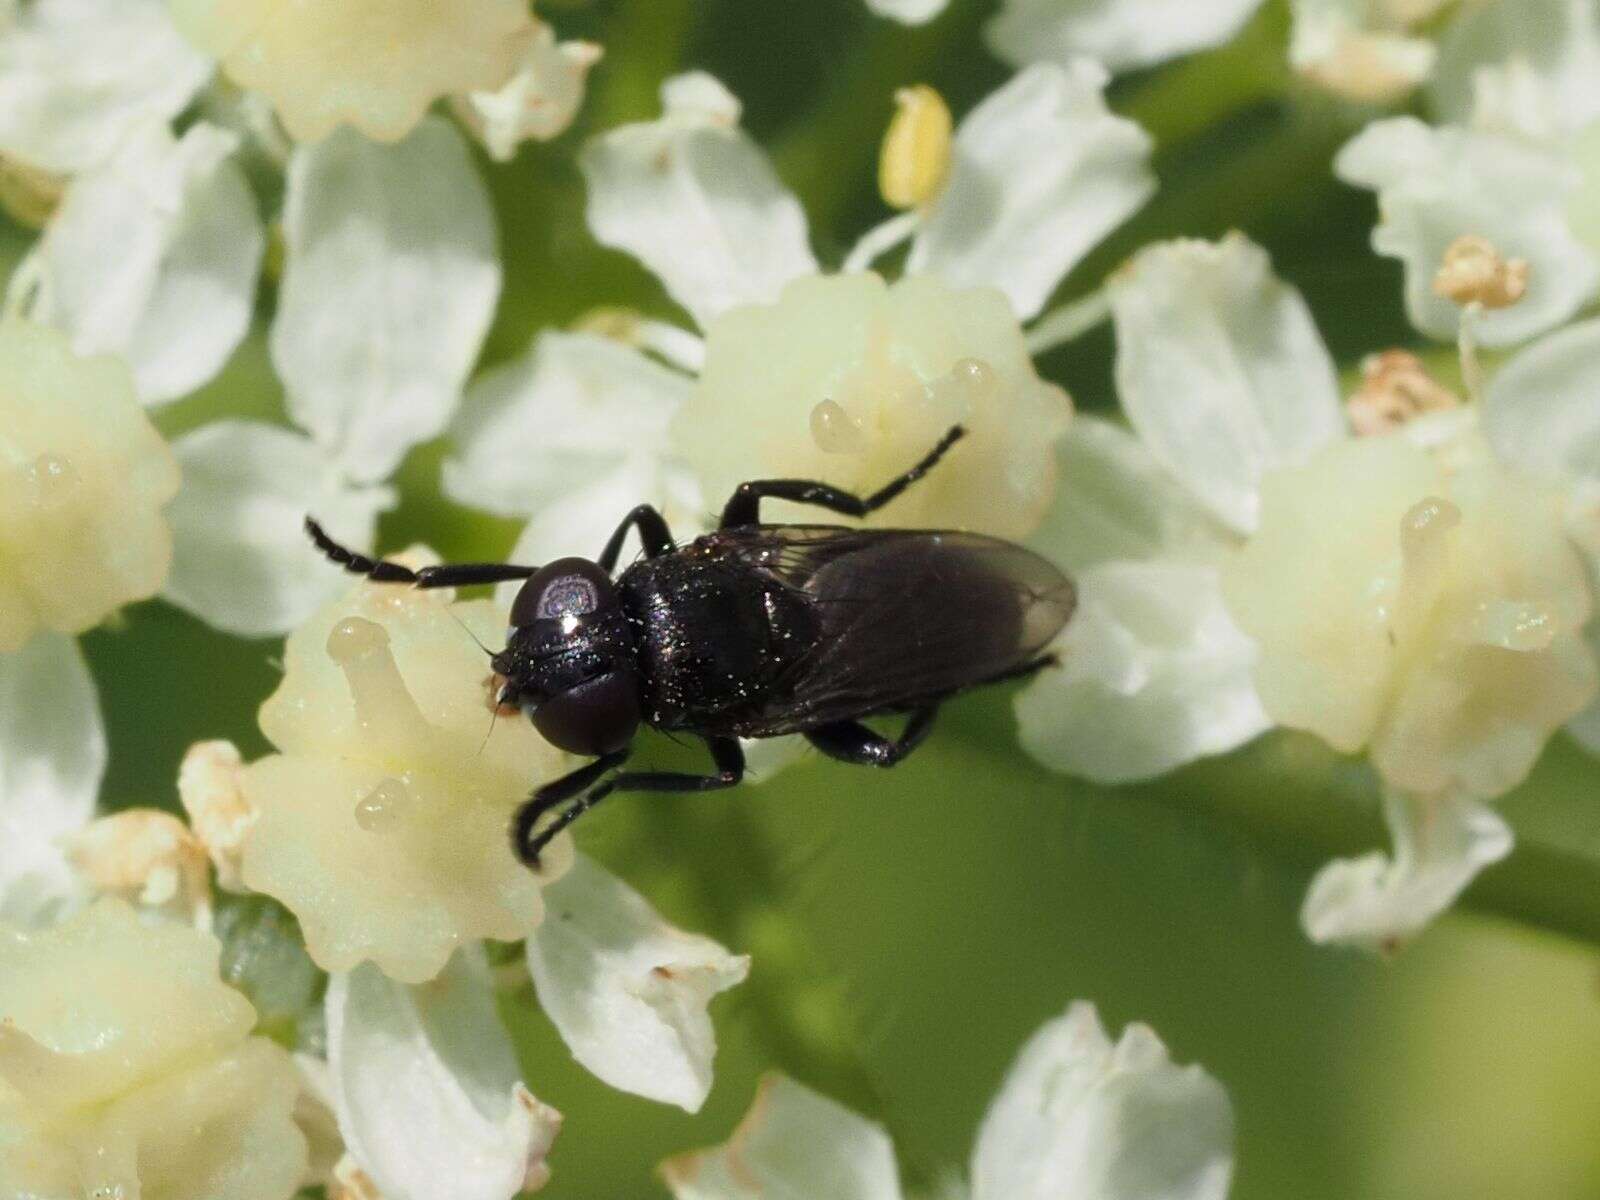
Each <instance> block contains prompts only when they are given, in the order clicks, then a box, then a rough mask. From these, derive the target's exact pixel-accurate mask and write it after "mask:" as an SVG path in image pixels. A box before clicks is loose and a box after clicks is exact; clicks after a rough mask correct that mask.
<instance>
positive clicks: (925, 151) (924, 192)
mask: <svg viewBox="0 0 1600 1200" xmlns="http://www.w3.org/2000/svg"><path fill="white" fill-rule="evenodd" d="M894 101H895V105H896V108H895V114H894V116H893V118H891V119H890V121H889V128H888V130H887V132H885V133H884V135H883V149H882V151H881V152H880V154H879V157H878V191H879V192H880V193H882V195H883V199H884V202H885V203H886V204H888V205H889V206H890V207H891V208H918V207H920V206H922V205H924V204H927V203H928V202H929V201H931V200H932V199H933V198H934V197H935V196H937V195H938V194H939V189H940V188H942V187H943V186H944V181H945V176H946V175H948V174H949V173H950V109H949V108H948V107H947V106H946V105H945V102H944V97H943V96H941V95H939V93H938V92H936V91H934V90H933V89H932V88H931V87H928V86H927V85H926V84H918V85H917V86H916V87H908V88H901V89H900V90H899V91H897V92H896V93H895V94H894Z"/></svg>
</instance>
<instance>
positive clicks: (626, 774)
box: [511, 737, 744, 868]
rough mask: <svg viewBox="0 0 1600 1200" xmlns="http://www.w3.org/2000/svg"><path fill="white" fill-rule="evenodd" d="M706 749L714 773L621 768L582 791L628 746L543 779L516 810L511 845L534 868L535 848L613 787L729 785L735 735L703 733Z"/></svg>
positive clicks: (734, 767)
mask: <svg viewBox="0 0 1600 1200" xmlns="http://www.w3.org/2000/svg"><path fill="white" fill-rule="evenodd" d="M706 748H707V749H709V750H710V751H711V758H712V761H713V762H714V763H715V764H716V767H717V772H716V774H714V775H689V774H686V773H683V772H680V771H622V772H619V773H618V774H616V775H614V776H613V777H612V778H610V779H608V780H606V781H605V782H604V783H601V784H600V785H599V786H597V787H594V788H590V789H589V790H588V791H586V792H585V791H584V789H585V788H589V785H590V784H592V783H594V782H595V780H597V779H599V778H600V776H602V775H604V774H605V773H606V772H607V771H610V770H611V769H613V768H614V767H617V766H620V765H621V764H622V761H623V760H624V759H625V758H627V756H628V755H627V751H625V750H619V751H618V752H617V753H615V754H608V755H605V756H604V757H602V758H597V759H595V760H594V761H593V762H592V763H589V764H588V765H586V766H582V767H579V768H578V769H577V770H576V771H574V772H572V774H570V775H564V776H562V777H561V778H560V779H557V780H556V781H555V782H554V783H547V784H545V785H544V787H542V788H540V789H539V790H538V791H536V792H535V793H534V794H533V798H532V799H530V800H529V801H528V802H527V803H526V804H524V805H523V806H522V807H521V808H520V809H518V810H517V816H516V820H515V822H513V824H512V831H511V845H512V849H513V850H515V851H516V855H517V857H518V858H520V859H521V860H522V861H523V862H524V863H526V864H527V865H528V866H530V867H535V868H537V867H538V865H539V855H540V853H542V852H543V850H544V848H545V847H546V846H548V845H549V844H550V843H551V841H552V840H554V838H555V836H556V834H558V833H560V832H561V831H562V830H563V829H565V828H566V827H567V826H568V825H571V824H572V823H573V822H574V821H576V820H577V819H578V818H579V817H581V816H582V815H583V814H584V813H586V812H588V811H589V810H590V809H591V808H593V807H594V806H595V805H596V804H599V803H600V801H602V800H604V799H605V798H606V797H607V796H609V795H610V794H611V793H612V792H711V791H716V790H718V789H720V788H729V787H732V786H733V785H734V784H736V783H738V782H739V781H740V780H741V779H743V778H744V751H743V750H742V749H741V748H740V747H739V739H738V738H731V737H708V738H706ZM579 792H583V793H584V794H583V795H581V796H578V798H577V799H576V800H573V802H572V803H571V804H569V805H568V806H567V807H566V808H564V809H562V810H561V812H560V813H558V814H557V815H556V819H555V820H553V821H551V822H550V824H548V825H546V826H545V827H544V828H543V829H541V830H539V832H538V833H534V832H533V828H534V826H535V825H536V824H538V822H539V818H540V817H542V816H543V815H544V814H545V813H547V812H549V811H550V810H551V809H552V808H554V807H555V806H556V805H558V804H560V803H561V802H562V801H563V800H568V799H571V798H572V797H573V796H575V795H577V794H578V793H579Z"/></svg>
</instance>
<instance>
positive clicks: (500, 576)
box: [306, 517, 538, 588]
mask: <svg viewBox="0 0 1600 1200" xmlns="http://www.w3.org/2000/svg"><path fill="white" fill-rule="evenodd" d="M306 533H307V535H308V536H309V537H310V538H311V541H312V542H313V543H314V544H315V545H316V547H317V549H318V550H320V551H322V553H323V554H325V555H327V556H328V557H329V558H330V559H332V560H333V561H334V562H336V563H338V564H339V565H340V566H342V567H343V568H344V569H345V570H346V571H349V572H350V573H351V574H352V575H365V576H366V577H367V578H368V579H370V580H372V581H373V582H374V583H409V584H410V585H411V586H412V587H419V588H436V587H470V586H471V585H472V584H475V583H504V582H505V581H506V580H508V579H526V578H528V576H530V575H532V574H533V573H534V571H536V570H537V569H538V568H537V567H519V566H517V565H516V564H515V563H443V564H441V565H439V566H436V567H418V568H417V569H416V570H415V571H413V570H412V569H411V568H410V567H408V566H405V565H403V564H401V563H397V562H390V561H389V560H388V559H385V558H368V557H367V556H366V555H365V554H357V553H356V552H355V551H354V550H350V549H348V548H346V547H344V546H341V545H340V544H339V543H338V542H336V541H334V540H333V539H332V538H331V537H329V536H328V535H327V534H326V533H324V532H323V529H322V526H321V525H318V524H317V523H316V521H314V520H312V519H311V518H310V517H307V518H306Z"/></svg>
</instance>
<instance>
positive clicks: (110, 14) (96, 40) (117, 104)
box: [0, 0, 212, 174]
mask: <svg viewBox="0 0 1600 1200" xmlns="http://www.w3.org/2000/svg"><path fill="white" fill-rule="evenodd" d="M211 69H212V64H211V60H210V59H209V58H207V57H206V56H205V55H204V54H201V53H200V52H199V51H198V50H196V49H195V48H194V47H193V46H191V45H190V44H189V42H188V41H187V40H186V39H185V38H184V37H183V36H182V35H181V34H180V33H179V32H178V31H177V29H176V28H175V27H174V26H173V24H172V21H171V18H170V17H168V15H167V5H166V2H165V0H34V2H33V3H31V4H26V5H23V6H22V8H21V9H20V10H19V11H18V12H17V14H16V15H15V17H14V19H13V23H11V24H9V25H7V24H6V22H5V21H4V20H3V19H0V154H5V155H7V156H10V157H14V158H19V159H22V160H23V161H24V162H27V163H29V164H31V165H32V166H34V167H37V168H39V169H41V170H45V171H52V172H55V173H57V174H73V173H75V172H78V171H82V170H85V169H86V168H89V167H93V166H97V165H98V164H100V163H103V162H104V161H105V160H106V159H107V158H109V157H110V155H111V152H112V151H113V150H114V149H115V148H116V145H117V143H118V142H120V141H121V140H122V138H123V137H124V136H125V135H126V134H127V133H128V132H129V131H130V130H131V129H133V128H134V127H135V126H138V125H142V124H145V123H147V122H149V121H152V120H154V121H157V122H163V121H167V120H169V119H170V118H172V117H175V116H177V115H178V113H179V112H180V111H182V109H183V108H184V106H185V105H187V104H188V103H189V100H190V98H191V97H192V96H193V95H194V94H195V92H197V91H198V90H199V89H200V86H201V84H203V83H205V81H206V79H207V78H208V77H209V76H210V74H211Z"/></svg>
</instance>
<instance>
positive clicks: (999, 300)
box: [672, 272, 1072, 538]
mask: <svg viewBox="0 0 1600 1200" xmlns="http://www.w3.org/2000/svg"><path fill="white" fill-rule="evenodd" d="M1071 415H1072V403H1071V401H1070V400H1069V399H1068V398H1067V394H1066V393H1065V392H1064V391H1063V390H1062V389H1061V388H1059V387H1058V386H1056V385H1055V384H1052V383H1047V382H1045V381H1044V380H1041V379H1040V378H1039V376H1038V374H1037V373H1036V372H1035V371H1034V368H1033V361H1032V359H1031V358H1030V357H1029V355H1028V350H1027V347H1026V346H1025V345H1024V343H1023V338H1022V330H1021V327H1020V326H1019V325H1018V323H1017V318H1016V316H1015V315H1014V314H1013V312H1012V309H1011V306H1010V304H1008V303H1007V301H1006V298H1005V296H1004V295H1002V294H1001V293H1000V292H999V291H996V290H992V289H989V288H958V287H952V286H950V285H949V284H946V283H944V282H943V281H942V280H940V279H938V278H937V277H935V276H930V275H912V276H908V277H906V278H904V279H902V280H900V281H899V282H897V283H895V284H893V285H890V284H886V283H885V282H884V281H883V280H882V279H881V278H879V277H878V276H877V275H875V274H872V273H870V272H869V273H862V274H857V275H825V276H824V275H818V276H809V277H804V278H801V279H797V280H795V281H794V282H793V283H790V284H789V285H788V286H787V287H785V288H784V290H783V293H782V295H781V296H780V297H779V299H778V301H777V303H776V304H754V305H744V306H741V307H738V308H734V309H731V310H729V311H728V312H726V313H724V314H722V315H721V316H719V317H718V318H716V319H715V320H713V321H712V322H711V324H710V326H709V327H708V329H707V332H706V361H705V369H704V370H703V371H702V373H701V376H700V380H699V382H698V384H697V385H696V387H695V389H694V391H693V392H692V393H691V395H690V396H689V398H688V399H687V400H686V401H685V402H684V404H683V407H682V408H681V409H680V410H679V412H678V414H677V416H676V418H675V420H674V422H673V428H672V436H673V441H674V444H675V446H676V448H677V450H678V452H679V454H680V455H681V456H682V458H683V459H684V460H685V461H686V462H687V463H688V464H689V465H690V467H691V468H693V469H694V470H695V471H696V473H697V474H698V475H699V477H700V481H701V484H702V487H703V489H704V493H705V495H706V496H708V497H714V498H720V497H725V496H727V495H729V494H731V492H732V491H733V489H734V488H735V487H736V486H737V485H738V484H739V483H740V482H741V481H743V480H746V479H759V478H767V477H772V478H795V479H820V480H824V481H826V482H828V483H831V484H834V485H836V486H838V487H842V488H845V489H846V490H849V491H853V492H856V493H857V494H859V495H863V496H865V495H869V494H871V493H872V492H874V491H876V490H877V489H878V488H880V487H882V486H883V485H884V484H886V483H888V482H889V481H890V480H892V479H894V478H895V477H896V476H897V475H899V474H900V473H901V472H903V471H905V470H906V469H907V468H908V467H910V466H911V465H912V464H914V463H916V462H917V461H918V460H919V459H921V458H922V457H923V456H924V455H926V454H927V453H928V451H929V450H931V449H932V448H933V446H934V444H935V443H936V442H938V440H939V438H940V437H941V436H942V435H943V434H944V432H945V431H946V430H947V429H949V428H950V427H951V426H952V425H957V424H959V425H962V426H964V427H965V428H966V430H967V437H966V439H965V440H964V441H962V442H961V443H960V444H958V445H957V446H956V448H955V449H954V450H952V451H951V452H950V456H949V457H948V458H947V459H946V460H945V461H944V462H943V463H941V464H940V467H939V469H938V470H937V471H934V472H932V473H930V474H929V475H928V477H927V478H926V479H924V480H922V481H921V482H919V483H918V484H917V486H916V487H914V488H911V489H909V490H908V491H907V492H906V493H905V495H904V496H902V497H901V498H899V499H898V500H896V501H895V502H894V503H892V504H890V505H889V506H888V507H886V508H885V509H883V510H882V511H881V512H879V513H877V514H875V515H874V516H873V517H872V518H870V520H869V523H870V524H875V525H894V526H907V527H911V528H916V527H935V528H937V527H953V528H960V529H971V530H976V531H979V532H982V533H989V534H993V535H996V536H999V537H1010V538H1017V537H1021V536H1023V535H1025V534H1027V533H1028V532H1029V531H1031V530H1032V529H1033V527H1034V526H1035V525H1037V524H1038V522H1039V519H1040V517H1041V516H1042V515H1043V514H1044V510H1045V507H1046V506H1047V505H1048V504H1049V502H1050V498H1051V496H1052V494H1053V493H1054V489H1055V470H1056V467H1055V450H1054V445H1055V440H1056V438H1057V437H1058V436H1059V435H1060V433H1061V431H1062V430H1063V429H1065V428H1066V426H1067V422H1068V420H1069V419H1070V418H1071ZM729 429H738V430H740V431H741V432H740V435H739V436H738V437H737V438H731V437H729V436H728V435H727V431H728V430H729ZM763 519H767V520H775V521H794V520H799V521H812V522H815V521H818V520H823V521H826V520H831V519H832V518H829V517H827V516H826V515H823V514H819V511H818V510H817V509H816V508H802V507H797V506H795V505H791V504H785V503H776V504H769V505H767V506H765V507H764V508H763Z"/></svg>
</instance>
